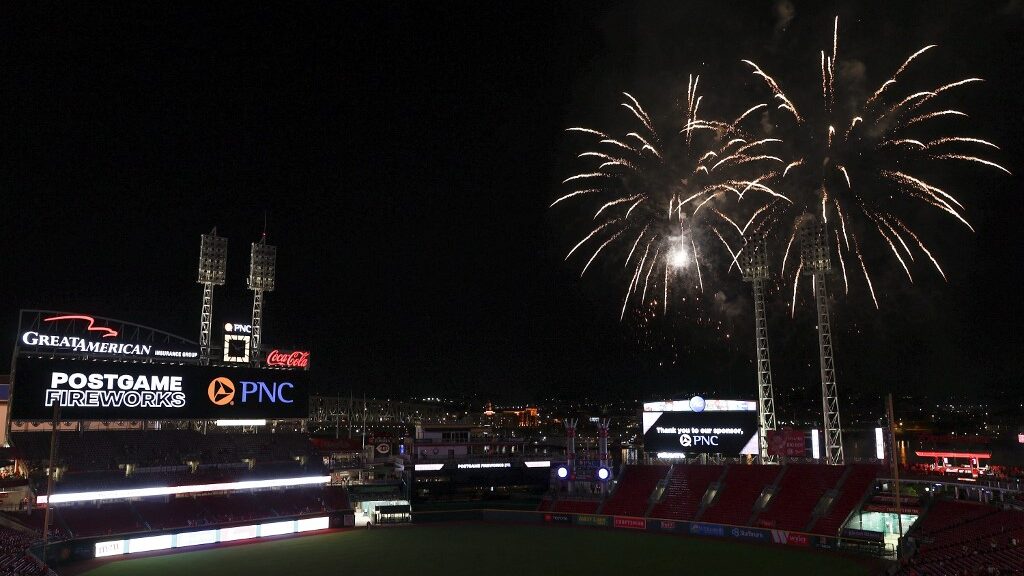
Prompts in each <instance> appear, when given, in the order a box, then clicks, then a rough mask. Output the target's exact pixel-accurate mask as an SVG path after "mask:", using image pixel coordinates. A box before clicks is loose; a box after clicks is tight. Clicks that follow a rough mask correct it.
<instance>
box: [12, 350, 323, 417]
mask: <svg viewBox="0 0 1024 576" xmlns="http://www.w3.org/2000/svg"><path fill="white" fill-rule="evenodd" d="M54 405H59V406H60V418H61V419H63V420H206V419H211V420H212V419H223V420H234V419H250V418H260V419H262V418H266V419H276V418H307V417H309V385H308V381H307V373H306V372H302V371H296V370H267V369H259V368H225V367H221V366H195V365H185V366H180V365H166V364H147V363H133V362H92V361H83V360H66V359H50V358H19V359H18V360H17V364H16V366H15V370H14V382H13V385H12V387H11V419H12V420H50V419H52V417H53V410H54Z"/></svg>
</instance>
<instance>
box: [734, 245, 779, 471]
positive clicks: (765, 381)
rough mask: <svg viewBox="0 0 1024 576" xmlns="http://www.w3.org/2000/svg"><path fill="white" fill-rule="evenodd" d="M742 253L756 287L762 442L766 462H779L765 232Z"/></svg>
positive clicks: (747, 276)
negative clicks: (771, 448)
mask: <svg viewBox="0 0 1024 576" xmlns="http://www.w3.org/2000/svg"><path fill="white" fill-rule="evenodd" d="M745 240H746V247H745V248H744V250H743V253H742V259H743V261H742V262H741V264H742V265H743V280H744V281H745V282H750V285H751V287H752V288H753V290H754V339H755V344H756V347H757V409H758V416H759V421H758V424H759V425H760V428H761V430H760V432H759V434H758V444H759V446H760V457H761V463H762V464H775V463H777V462H778V456H772V455H770V454H768V431H769V430H775V394H774V392H773V391H772V363H771V358H770V356H769V354H768V320H767V318H766V316H765V298H764V291H765V286H764V284H765V281H766V280H768V251H767V247H766V243H765V239H764V236H763V235H760V234H755V235H751V236H749V237H747V238H746V239H745Z"/></svg>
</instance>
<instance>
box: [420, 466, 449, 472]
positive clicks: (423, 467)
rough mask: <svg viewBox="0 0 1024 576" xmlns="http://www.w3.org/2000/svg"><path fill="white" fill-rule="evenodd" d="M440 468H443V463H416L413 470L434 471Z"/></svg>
mask: <svg viewBox="0 0 1024 576" xmlns="http://www.w3.org/2000/svg"><path fill="white" fill-rule="evenodd" d="M441 468H444V464H417V465H416V467H415V470H417V471H422V470H426V471H427V472H436V471H438V470H440V469H441Z"/></svg>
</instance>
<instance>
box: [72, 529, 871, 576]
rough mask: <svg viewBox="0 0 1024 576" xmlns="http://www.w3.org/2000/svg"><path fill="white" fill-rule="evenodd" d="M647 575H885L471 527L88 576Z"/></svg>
mask: <svg viewBox="0 0 1024 576" xmlns="http://www.w3.org/2000/svg"><path fill="white" fill-rule="evenodd" d="M638 569H642V573H644V574H666V575H668V574H709V575H710V574H757V575H758V576H767V575H771V574H780V575H782V574H785V575H793V574H796V575H805V576H810V575H812V574H828V576H847V575H849V576H860V575H870V574H874V573H877V570H878V564H876V563H874V562H871V561H868V560H862V559H859V558H850V557H848V556H843V555H838V554H833V553H828V552H823V551H815V550H800V549H795V548H785V547H782V546H771V545H756V544H744V543H736V542H726V541H718V540H710V539H700V538H690V537H685V536H673V535H667V534H644V533H634V532H628V531H623V530H618V531H613V530H599V529H588V528H572V527H568V526H566V527H551V526H527V525H507V524H502V525H496V524H475V523H469V524H438V525H425V526H424V525H417V526H409V527H397V528H378V529H374V530H365V529H360V530H352V531H347V532H335V533H330V534H321V535H315V536H305V537H297V538H290V539H286V540H276V541H270V542H259V543H253V544H246V545H240V546H228V547H224V548H214V549H209V550H200V551H196V552H182V553H176V554H168V555H164V556H153V557H149V558H137V559H132V560H122V561H117V562H113V563H110V564H106V565H103V566H100V567H98V568H96V569H94V570H92V571H90V572H88V573H87V576H156V575H163V574H181V575H185V576H228V575H230V574H244V575H247V576H253V575H264V574H266V575H270V574H282V575H313V576H319V575H323V574H373V575H386V574H409V575H416V576H431V575H435V574H436V575H438V576H461V575H463V574H465V575H474V576H478V575H480V574H487V575H488V576H524V575H529V574H538V575H541V574H545V575H546V574H552V575H561V574H586V575H591V574H625V575H627V576H628V575H631V574H636V573H637V570H638ZM657 571H664V572H657Z"/></svg>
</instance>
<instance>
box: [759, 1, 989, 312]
mask: <svg viewBox="0 0 1024 576" xmlns="http://www.w3.org/2000/svg"><path fill="white" fill-rule="evenodd" d="M936 49H937V46H935V45H929V46H925V47H924V48H921V49H920V50H918V51H916V52H914V53H913V54H911V55H910V56H909V57H908V58H907V59H906V60H905V61H903V63H902V64H901V65H900V66H899V67H898V68H896V71H895V72H894V73H893V74H892V76H891V77H890V78H888V79H887V80H886V81H884V82H883V83H882V84H881V85H880V86H879V87H878V88H877V89H876V90H875V91H874V92H873V93H871V95H870V96H866V97H863V98H860V99H859V101H858V100H857V99H856V97H855V96H856V93H852V94H850V95H846V94H843V98H840V97H838V93H839V92H840V90H839V89H838V88H837V62H838V59H839V52H838V50H839V19H838V17H837V18H836V19H835V20H834V22H833V27H832V45H831V50H830V51H829V52H826V51H825V50H822V51H821V53H820V74H821V83H820V85H821V93H820V98H818V97H816V98H815V99H816V100H818V102H817V104H816V105H815V106H811V107H808V109H807V110H803V109H801V108H800V107H798V106H797V104H795V103H794V100H793V99H791V98H790V97H789V96H788V95H787V94H786V92H785V91H784V90H783V89H782V88H781V87H780V84H779V82H778V81H776V80H775V79H774V78H773V77H772V76H770V75H769V74H768V73H767V72H765V71H764V70H763V69H762V68H761V67H760V66H759V65H758V64H756V63H754V62H752V61H750V60H744V64H745V65H747V66H748V67H749V68H750V69H751V70H752V72H753V74H755V75H756V76H757V77H759V78H760V79H761V80H762V81H763V83H764V84H765V85H766V86H767V88H768V90H769V91H770V92H771V96H772V98H773V99H774V100H775V103H776V104H775V106H774V110H772V111H771V112H772V114H773V117H781V118H777V119H778V122H777V124H778V125H781V124H785V123H787V122H788V124H789V126H790V127H791V128H783V129H781V130H780V131H781V132H782V133H783V134H785V136H784V138H785V140H786V148H787V149H788V150H789V151H790V152H789V154H790V155H791V156H792V157H791V158H787V165H786V167H785V169H784V170H783V179H782V181H781V182H780V183H779V184H778V185H777V187H778V188H779V190H780V191H782V192H783V193H784V194H785V195H786V200H787V201H785V202H784V201H781V200H778V199H772V200H770V201H769V202H768V204H766V205H765V206H764V208H763V211H762V212H761V214H759V216H758V218H757V222H756V224H755V225H754V227H755V229H757V230H758V231H763V232H774V233H776V235H777V236H779V237H780V238H781V240H782V241H783V243H784V246H785V248H784V250H783V252H782V253H783V256H782V271H781V273H782V274H783V275H784V276H787V274H792V275H793V276H792V277H793V300H792V304H791V307H792V309H791V313H792V311H793V310H795V306H796V291H797V284H798V282H799V277H800V272H801V271H800V269H799V265H798V264H794V265H793V266H792V268H791V269H790V272H788V273H787V271H786V265H787V260H790V258H789V253H790V250H791V249H792V246H793V243H794V240H795V238H796V235H797V233H798V230H799V228H800V226H801V225H802V224H803V222H804V220H805V219H807V218H820V219H821V221H823V222H824V223H826V224H827V225H828V226H829V227H830V228H831V231H830V232H829V239H830V240H831V241H833V242H834V243H833V246H834V247H835V250H834V253H835V254H836V257H837V258H836V259H837V260H838V263H839V270H840V271H841V273H842V278H843V286H844V291H845V292H849V286H850V281H849V280H848V278H847V271H848V270H857V271H859V273H861V274H862V275H863V277H864V280H865V285H866V287H867V288H868V291H869V292H870V294H871V298H872V301H873V302H874V304H875V307H876V308H877V307H878V299H877V297H876V295H875V289H874V286H873V284H872V282H871V276H870V274H869V272H868V267H867V265H866V264H865V258H864V254H863V251H864V250H865V249H866V246H867V245H868V242H869V238H867V237H865V236H870V237H872V238H871V239H870V241H872V242H874V238H877V239H878V240H879V241H880V244H878V245H879V246H881V247H882V249H883V250H887V251H889V252H890V253H891V254H892V255H893V256H894V257H895V258H894V259H893V262H894V263H898V264H899V266H900V268H901V269H902V271H903V273H904V274H905V275H906V277H907V278H908V280H909V281H910V282H913V275H912V272H911V264H912V263H913V262H914V261H915V258H916V257H920V258H923V259H926V260H927V261H928V262H929V263H930V265H931V266H932V267H933V268H934V269H935V270H936V272H937V273H938V274H940V275H941V276H942V278H943V279H945V278H946V274H945V272H944V271H943V270H942V267H941V265H940V264H939V261H938V259H937V258H936V256H935V255H934V254H933V253H932V251H931V250H929V248H928V247H927V245H926V244H925V242H924V241H923V240H922V239H921V237H920V235H919V234H918V233H917V232H916V231H915V230H914V229H912V228H911V226H910V225H909V224H908V218H906V217H904V216H903V214H904V213H906V211H907V210H909V209H910V208H911V207H912V205H913V204H915V203H924V204H927V205H930V206H932V207H934V208H935V209H937V210H939V211H942V212H944V213H946V215H947V216H948V217H949V218H950V219H951V220H952V221H954V222H955V223H957V224H959V225H962V226H964V227H966V228H967V229H970V230H971V231H973V230H974V228H973V227H972V226H971V224H970V223H969V222H968V220H967V218H966V216H965V214H964V205H963V204H962V203H961V202H960V201H959V200H958V199H957V198H955V197H954V196H953V195H952V194H950V193H949V192H947V191H946V190H943V189H942V188H939V187H938V186H936V185H935V184H933V183H932V182H931V181H929V180H928V179H927V178H930V176H928V177H926V176H924V175H923V174H929V175H931V174H934V173H936V172H939V171H940V169H941V166H936V164H938V163H945V164H950V163H961V162H966V163H974V164H978V165H980V166H983V167H986V168H990V169H995V170H1001V171H1003V172H1006V173H1009V170H1007V169H1006V168H1003V167H1002V166H1000V165H999V164H997V163H995V162H992V161H991V160H988V159H986V158H983V157H981V156H980V154H983V153H985V152H988V151H991V150H994V149H998V147H997V146H996V145H995V144H993V143H991V142H989V141H987V140H985V139H983V138H980V137H978V136H977V135H976V134H975V133H974V130H972V129H971V126H970V124H969V117H968V115H967V114H966V113H964V112H962V111H960V110H953V109H944V107H943V106H942V105H941V103H942V101H943V96H944V95H945V94H946V93H948V92H951V91H953V90H955V89H960V88H962V87H967V86H969V85H972V84H975V83H979V82H982V79H980V78H965V79H961V80H956V81H952V82H947V83H944V84H939V85H938V86H935V87H928V88H927V89H925V90H920V89H916V88H912V87H909V86H906V82H905V81H904V72H905V71H906V70H907V69H908V68H909V67H911V66H914V65H919V64H918V61H919V60H924V59H926V58H928V57H929V56H932V55H933V54H932V52H933V51H934V50H936ZM816 74H817V72H816ZM851 92H853V91H851ZM851 96H852V97H851ZM794 259H796V258H794ZM787 277H788V276H787Z"/></svg>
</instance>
